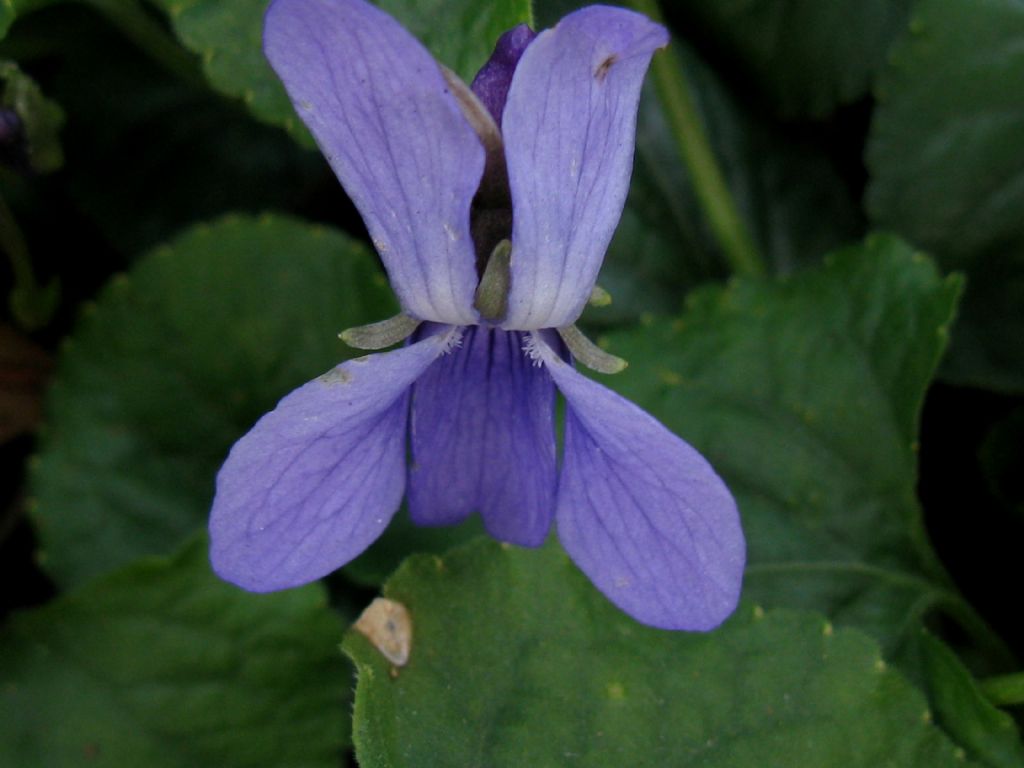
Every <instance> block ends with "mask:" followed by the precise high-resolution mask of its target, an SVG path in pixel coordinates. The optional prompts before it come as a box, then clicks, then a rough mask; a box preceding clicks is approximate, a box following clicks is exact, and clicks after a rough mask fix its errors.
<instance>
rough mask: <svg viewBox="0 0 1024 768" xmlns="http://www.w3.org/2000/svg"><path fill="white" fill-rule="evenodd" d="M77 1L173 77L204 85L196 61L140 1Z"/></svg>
mask: <svg viewBox="0 0 1024 768" xmlns="http://www.w3.org/2000/svg"><path fill="white" fill-rule="evenodd" d="M78 1H79V2H80V3H82V4H83V5H86V6H89V7H90V8H92V9H94V10H95V11H97V12H98V13H99V14H101V15H102V16H103V17H104V18H105V19H106V20H107V21H109V22H110V23H111V24H112V25H113V26H115V27H117V29H119V30H120V31H121V33H122V34H123V35H124V36H125V37H127V38H128V39H129V40H131V41H132V42H133V43H135V45H137V46H138V47H139V48H140V49H141V50H143V51H144V52H145V53H147V54H149V56H150V57H151V58H152V59H153V60H154V61H156V62H157V63H158V64H160V66H162V67H163V68H164V69H165V70H166V71H168V72H169V73H170V74H172V75H174V76H176V77H179V78H181V79H182V80H184V81H185V82H187V83H191V84H192V85H202V84H203V82H204V80H203V75H202V73H201V71H200V69H199V65H198V62H197V61H196V59H195V57H194V56H193V55H192V54H191V53H189V52H188V51H186V50H185V49H184V48H182V47H181V45H179V43H178V41H177V40H175V39H174V38H173V37H171V36H170V35H168V34H167V32H166V31H165V30H164V28H163V27H162V26H161V25H160V24H159V23H158V22H157V20H156V19H154V18H153V17H152V16H150V14H149V13H147V12H146V10H145V8H143V7H142V5H141V3H139V2H138V0H78Z"/></svg>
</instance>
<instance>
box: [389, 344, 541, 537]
mask: <svg viewBox="0 0 1024 768" xmlns="http://www.w3.org/2000/svg"><path fill="white" fill-rule="evenodd" d="M523 342H524V337H523V334H520V333H507V332H505V331H500V330H495V329H487V328H483V327H479V326H477V327H473V328H468V329H466V332H465V335H464V338H463V344H462V347H461V348H460V349H458V350H456V351H455V352H453V353H452V354H451V355H449V356H447V357H445V358H444V359H443V360H439V361H438V362H437V364H435V365H433V366H431V368H430V369H429V370H428V371H427V372H426V373H425V374H424V375H423V376H422V377H421V378H420V379H419V381H417V382H416V386H415V387H414V388H413V403H412V455H413V463H412V467H411V469H410V473H409V513H410V515H411V516H412V519H413V521H414V522H416V523H419V524H420V525H444V524H449V523H454V522H457V521H459V520H462V519H463V518H465V517H467V516H468V515H470V514H471V513H472V512H474V511H479V512H480V513H481V514H482V516H483V519H484V526H485V527H486V528H487V531H488V533H490V534H491V535H492V536H494V537H495V538H497V539H501V540H502V541H509V542H512V543H514V544H519V545H522V546H539V545H540V544H541V543H543V541H544V539H545V537H546V536H547V532H548V529H549V528H550V526H551V517H552V513H553V511H554V495H555V433H554V423H553V419H554V394H555V392H554V386H553V385H552V383H551V378H550V377H549V376H548V375H547V373H546V372H545V371H544V370H543V369H542V368H539V367H537V366H536V365H534V364H533V361H532V360H531V359H530V358H529V357H527V355H526V354H524V352H523Z"/></svg>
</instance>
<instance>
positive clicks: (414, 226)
mask: <svg viewBox="0 0 1024 768" xmlns="http://www.w3.org/2000/svg"><path fill="white" fill-rule="evenodd" d="M263 44H264V51H265V53H266V56H267V59H268V60H269V61H270V63H271V65H272V66H273V68H274V70H275V71H276V72H277V74H278V76H279V77H280V78H281V80H282V81H283V82H284V85H285V88H286V89H287V91H288V95H289V96H290V97H291V100H292V103H293V104H294V105H295V110H296V112H297V113H298V115H299V117H301V118H302V120H303V121H304V122H305V123H306V125H307V126H308V127H309V129H310V131H311V132H312V133H313V136H314V137H315V138H316V140H317V143H318V144H319V145H320V148H321V150H323V153H324V155H325V156H326V158H327V160H328V161H329V162H330V164H331V167H332V168H333V169H334V172H335V174H337V176H338V179H339V180H340V181H341V183H342V186H344V188H345V191H346V192H347V193H348V195H349V197H351V198H352V201H353V202H354V203H355V205H356V207H357V208H358V209H359V212H360V214H362V217H363V221H364V222H365V223H366V228H367V229H368V230H369V232H370V237H371V238H372V239H373V244H374V246H375V247H376V248H377V251H378V253H380V256H381V259H382V260H383V262H384V266H385V267H386V268H387V271H388V276H389V277H390V278H391V284H392V286H393V287H394V289H395V292H396V293H397V294H398V298H399V300H400V301H401V303H402V308H403V309H404V310H405V311H406V312H407V313H408V314H410V315H413V316H414V317H416V318H419V319H421V320H434V321H438V322H444V323H452V324H456V325H465V324H468V323H473V322H475V321H476V313H475V311H474V310H473V291H474V290H475V289H476V283H477V274H476V256H475V251H474V248H473V241H472V239H471V237H470V232H469V209H470V204H471V203H472V200H473V195H474V194H475V193H476V190H477V187H478V186H479V183H480V177H481V174H482V173H483V169H484V149H483V147H482V146H481V144H480V141H479V140H478V139H477V137H476V134H475V133H474V132H473V129H472V128H471V127H470V125H469V123H467V122H466V119H465V118H464V117H463V116H462V113H461V112H460V111H459V107H458V105H457V104H456V102H455V99H454V98H453V97H452V95H451V94H450V93H449V92H448V87H447V85H446V84H445V81H444V77H443V76H442V74H441V71H440V69H439V67H438V64H437V62H436V61H434V59H433V57H432V56H431V55H430V54H429V53H428V52H427V50H426V49H425V48H424V47H423V46H422V45H420V43H419V42H417V41H416V39H415V38H413V37H412V36H411V35H410V34H409V33H408V32H407V31H406V30H405V29H403V28H402V27H401V26H400V25H399V24H398V22H396V21H395V20H394V19H393V18H391V17H390V16H388V15H387V14H386V13H384V12H383V11H380V10H378V9H377V8H375V7H373V6H372V5H369V4H368V3H365V2H362V0H274V2H273V3H272V4H271V6H270V8H269V9H268V10H267V14H266V18H265V27H264V39H263Z"/></svg>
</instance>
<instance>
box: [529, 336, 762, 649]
mask: <svg viewBox="0 0 1024 768" xmlns="http://www.w3.org/2000/svg"><path fill="white" fill-rule="evenodd" d="M537 349H538V350H539V351H540V353H541V355H542V356H543V359H544V362H545V364H546V366H547V368H548V370H549V372H550V373H551V376H552V378H553V379H554V381H555V384H556V385H557V387H558V389H559V390H560V391H561V392H562V394H563V395H564V396H565V399H566V402H567V407H566V414H565V454H564V458H563V461H562V473H561V477H560V479H559V485H558V502H557V511H556V513H555V516H556V521H557V524H558V537H559V539H561V542H562V546H563V547H565V550H566V552H568V553H569V556H570V557H571V558H572V559H573V560H574V561H575V562H576V564H577V565H578V566H579V567H580V569H581V570H582V571H583V572H584V573H585V574H587V576H589V577H590V579H591V581H593V582H594V584H595V585H596V586H597V588H598V589H600V590H601V591H602V592H603V593H604V594H605V595H606V596H607V597H608V599H609V600H611V601H612V602H613V603H615V605H617V606H618V607H619V608H621V609H622V610H623V611H625V612H626V613H628V614H629V615H630V616H633V617H634V618H635V619H637V620H638V621H641V622H643V623H645V624H650V625H652V626H655V627H660V628H663V629H687V630H709V629H713V628H714V627H716V626H718V625H719V624H720V623H721V622H722V621H724V620H725V619H726V618H727V617H728V616H729V614H730V613H732V611H733V609H734V608H735V607H736V603H737V601H738V600H739V593H740V585H741V583H742V580H743V566H744V563H745V558H746V545H745V542H744V538H743V531H742V529H741V528H740V519H739V513H738V512H737V509H736V503H735V502H734V501H733V498H732V495H731V494H730V493H729V489H728V488H726V487H725V484H724V483H723V482H722V480H721V479H720V478H719V477H718V475H716V474H715V471H714V470H713V469H712V468H711V466H710V465H709V464H708V463H707V461H706V460H705V459H704V457H702V456H701V455H700V454H699V453H698V452H697V451H695V450H694V449H693V448H692V447H691V446H689V445H687V444H686V443H685V442H683V441H682V440H680V439H679V438H678V437H676V436H675V435H673V434H672V433H671V432H669V431H668V430H667V429H666V428H665V427H664V426H662V425H661V424H660V423H659V422H658V421H657V420H655V419H654V418H652V417H651V416H650V414H648V413H646V412H645V411H643V410H641V409H640V408H638V407H637V406H636V405H634V404H633V403H631V402H629V401H628V400H625V399H624V398H622V397H620V396H619V395H617V394H615V393H614V392H612V391H611V390H608V389H606V388H604V387H602V386H601V385H600V384H597V383H596V382H594V381H591V380H590V379H588V378H586V377H584V376H582V375H581V374H579V373H577V372H576V371H575V370H573V368H572V366H571V365H569V364H568V363H565V362H563V361H562V360H561V359H560V358H559V357H558V356H557V355H555V353H554V352H552V351H551V349H550V348H548V347H546V346H544V345H543V344H538V345H537Z"/></svg>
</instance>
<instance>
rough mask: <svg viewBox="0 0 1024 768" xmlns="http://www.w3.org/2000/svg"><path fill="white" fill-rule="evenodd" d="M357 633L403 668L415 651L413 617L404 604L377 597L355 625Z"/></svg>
mask: <svg viewBox="0 0 1024 768" xmlns="http://www.w3.org/2000/svg"><path fill="white" fill-rule="evenodd" d="M355 628H356V631H358V632H360V633H361V634H362V635H363V636H365V637H366V639H367V640H369V641H370V642H371V643H373V647H374V648H376V649H377V650H378V651H380V652H381V655H382V656H383V657H384V658H385V659H387V660H388V661H390V662H391V663H392V664H394V665H396V666H399V667H403V666H405V665H406V663H407V662H408V661H409V652H410V651H411V650H412V618H411V617H410V616H409V611H407V610H406V608H405V606H404V605H402V604H401V603H396V602H395V601H394V600H388V599H387V598H384V597H378V598H376V599H375V600H374V601H373V602H372V603H370V605H369V606H368V607H367V608H366V610H365V611H363V615H362V616H360V617H359V620H358V621H356V623H355Z"/></svg>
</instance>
